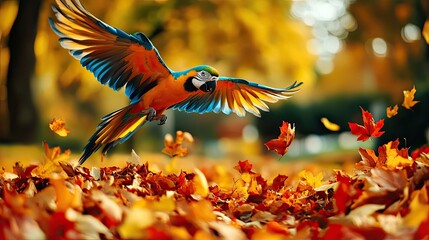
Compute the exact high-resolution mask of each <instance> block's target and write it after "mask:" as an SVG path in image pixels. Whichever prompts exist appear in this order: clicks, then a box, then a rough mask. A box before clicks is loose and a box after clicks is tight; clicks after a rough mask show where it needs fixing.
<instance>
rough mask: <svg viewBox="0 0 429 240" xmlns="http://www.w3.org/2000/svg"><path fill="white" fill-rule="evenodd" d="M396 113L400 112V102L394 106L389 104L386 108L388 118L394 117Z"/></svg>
mask: <svg viewBox="0 0 429 240" xmlns="http://www.w3.org/2000/svg"><path fill="white" fill-rule="evenodd" d="M396 114H398V104H396V105H395V106H393V107H391V106H389V107H387V108H386V116H387V117H388V118H392V117H394V116H396Z"/></svg>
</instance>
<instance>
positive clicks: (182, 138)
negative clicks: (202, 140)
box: [162, 131, 194, 157]
mask: <svg viewBox="0 0 429 240" xmlns="http://www.w3.org/2000/svg"><path fill="white" fill-rule="evenodd" d="M184 142H188V143H193V142H194V138H193V137H192V135H191V134H190V133H188V132H182V131H177V132H176V141H174V138H173V136H172V135H171V134H166V135H165V137H164V144H165V147H164V149H162V153H165V154H167V155H169V156H170V157H184V156H186V155H188V148H186V147H183V143H184Z"/></svg>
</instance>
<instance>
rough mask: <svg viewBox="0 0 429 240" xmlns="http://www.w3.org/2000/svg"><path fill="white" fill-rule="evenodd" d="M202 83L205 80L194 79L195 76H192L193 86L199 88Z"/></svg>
mask: <svg viewBox="0 0 429 240" xmlns="http://www.w3.org/2000/svg"><path fill="white" fill-rule="evenodd" d="M204 83H205V82H203V81H200V80H198V79H196V78H193V79H192V84H194V86H195V87H196V88H198V89H200V87H201V85H203V84H204Z"/></svg>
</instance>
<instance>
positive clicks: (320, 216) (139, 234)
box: [0, 141, 429, 239]
mask: <svg viewBox="0 0 429 240" xmlns="http://www.w3.org/2000/svg"><path fill="white" fill-rule="evenodd" d="M44 146H45V155H46V157H45V163H44V164H41V165H28V166H23V165H22V164H19V163H17V164H16V165H15V167H14V169H13V173H10V172H6V171H3V172H1V181H0V190H1V191H0V192H1V198H0V223H1V224H0V239H98V238H101V239H191V238H193V239H428V237H429V227H428V226H429V203H428V193H429V160H428V155H427V154H426V153H427V152H428V149H426V148H421V149H420V150H419V151H417V152H413V154H412V156H408V151H407V149H398V148H397V146H398V141H393V142H390V143H388V144H386V145H383V146H380V148H379V149H378V151H377V152H374V151H372V150H369V149H359V150H358V151H359V153H360V155H361V158H362V160H361V161H360V162H358V163H356V165H355V166H354V169H353V170H352V171H350V170H347V171H346V170H329V171H321V169H317V168H315V169H313V170H302V171H300V172H297V173H296V174H292V175H289V176H287V175H282V174H278V175H276V176H271V177H265V178H264V177H262V176H261V173H259V172H258V171H256V170H254V166H252V163H251V162H250V161H247V160H245V161H238V162H237V163H236V165H235V167H231V168H228V167H226V166H219V165H212V166H209V167H202V168H200V169H197V168H195V169H194V170H192V171H178V172H177V173H166V172H168V171H167V170H164V171H160V170H156V168H154V167H153V166H151V165H150V164H148V163H144V164H139V163H138V161H139V158H138V156H137V155H132V157H131V158H130V162H132V163H128V164H127V165H126V166H125V167H121V168H119V167H104V168H92V169H88V168H86V167H82V166H75V164H71V163H69V162H73V161H70V159H69V158H70V157H69V152H68V151H65V152H61V150H60V148H58V147H54V148H49V147H48V145H47V144H45V145H44ZM180 161H186V158H184V159H177V158H173V160H172V164H176V165H175V167H177V166H180V164H178V163H179V162H180ZM167 167H168V166H167ZM170 167H171V166H170Z"/></svg>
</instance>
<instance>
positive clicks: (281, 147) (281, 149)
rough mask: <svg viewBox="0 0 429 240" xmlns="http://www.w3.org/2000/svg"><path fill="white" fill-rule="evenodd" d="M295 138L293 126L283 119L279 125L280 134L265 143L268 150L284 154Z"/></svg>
mask: <svg viewBox="0 0 429 240" xmlns="http://www.w3.org/2000/svg"><path fill="white" fill-rule="evenodd" d="M294 138H295V126H292V124H290V123H288V122H285V121H283V123H282V126H281V127H280V135H279V137H278V138H277V139H272V140H270V141H268V142H267V143H265V146H266V147H267V148H268V150H274V151H275V152H276V153H278V154H279V155H282V156H283V155H285V154H286V153H287V151H288V150H289V149H288V148H289V146H290V144H291V143H292V141H293V139H294Z"/></svg>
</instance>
